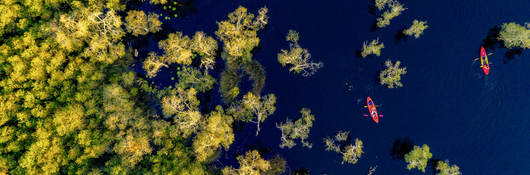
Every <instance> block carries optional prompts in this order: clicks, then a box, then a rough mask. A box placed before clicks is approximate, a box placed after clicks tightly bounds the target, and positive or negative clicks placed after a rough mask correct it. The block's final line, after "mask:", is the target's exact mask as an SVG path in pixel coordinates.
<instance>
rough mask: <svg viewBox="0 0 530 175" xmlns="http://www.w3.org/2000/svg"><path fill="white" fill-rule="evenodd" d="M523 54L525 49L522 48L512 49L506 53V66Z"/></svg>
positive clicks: (504, 60)
mask: <svg viewBox="0 0 530 175" xmlns="http://www.w3.org/2000/svg"><path fill="white" fill-rule="evenodd" d="M521 54H523V49H521V48H517V49H510V50H508V51H506V53H505V54H504V59H503V62H504V64H507V63H508V62H510V61H512V60H513V59H515V57H516V56H520V55H521Z"/></svg>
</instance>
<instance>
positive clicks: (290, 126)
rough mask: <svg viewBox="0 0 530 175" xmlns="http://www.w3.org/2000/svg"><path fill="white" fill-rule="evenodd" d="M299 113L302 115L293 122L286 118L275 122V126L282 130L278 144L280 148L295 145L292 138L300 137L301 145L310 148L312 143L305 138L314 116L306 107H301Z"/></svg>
mask: <svg viewBox="0 0 530 175" xmlns="http://www.w3.org/2000/svg"><path fill="white" fill-rule="evenodd" d="M300 113H301V114H302V116H301V117H300V118H299V119H297V120H296V121H295V122H294V123H293V122H292V121H291V120H289V118H287V121H286V122H284V123H280V124H276V127H277V128H278V129H280V131H282V137H281V140H282V143H281V144H280V148H285V147H287V148H289V149H290V148H292V147H294V146H295V145H296V143H295V142H294V140H295V139H300V142H302V146H304V147H307V148H309V149H311V147H312V144H311V143H309V142H308V141H307V140H306V139H307V137H308V136H309V132H310V129H311V127H312V126H313V121H314V120H315V116H314V115H313V114H311V110H310V109H308V108H302V110H300Z"/></svg>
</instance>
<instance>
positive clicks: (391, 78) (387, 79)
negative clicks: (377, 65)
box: [379, 60, 407, 88]
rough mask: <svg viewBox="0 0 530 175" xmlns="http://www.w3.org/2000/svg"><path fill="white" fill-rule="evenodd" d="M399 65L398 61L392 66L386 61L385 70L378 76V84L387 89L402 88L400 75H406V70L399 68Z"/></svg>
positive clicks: (390, 62)
mask: <svg viewBox="0 0 530 175" xmlns="http://www.w3.org/2000/svg"><path fill="white" fill-rule="evenodd" d="M400 65H401V62H400V61H396V63H395V64H392V61H390V60H386V61H385V66H386V69H385V70H383V71H382V72H381V73H380V74H379V80H380V83H381V84H382V85H384V86H386V87H387V88H396V87H402V86H403V84H402V83H401V75H404V74H406V73H407V68H405V67H399V66H400Z"/></svg>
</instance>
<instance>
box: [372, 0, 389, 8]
mask: <svg viewBox="0 0 530 175" xmlns="http://www.w3.org/2000/svg"><path fill="white" fill-rule="evenodd" d="M391 2H392V0H375V7H377V9H379V10H383V9H384V8H385V6H386V5H387V4H389V3H391Z"/></svg>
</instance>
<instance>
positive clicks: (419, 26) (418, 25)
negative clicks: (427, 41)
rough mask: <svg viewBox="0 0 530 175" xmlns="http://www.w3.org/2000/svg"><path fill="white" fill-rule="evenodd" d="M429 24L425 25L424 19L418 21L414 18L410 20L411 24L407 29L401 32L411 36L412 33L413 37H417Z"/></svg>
mask: <svg viewBox="0 0 530 175" xmlns="http://www.w3.org/2000/svg"><path fill="white" fill-rule="evenodd" d="M428 27H429V26H428V25H427V22H426V21H418V20H414V21H412V26H410V27H409V28H408V29H407V30H404V31H403V34H405V35H409V36H412V35H414V38H416V39H417V38H419V37H420V35H421V34H423V31H424V30H425V29H427V28H428Z"/></svg>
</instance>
